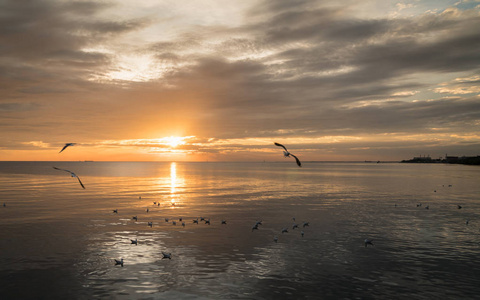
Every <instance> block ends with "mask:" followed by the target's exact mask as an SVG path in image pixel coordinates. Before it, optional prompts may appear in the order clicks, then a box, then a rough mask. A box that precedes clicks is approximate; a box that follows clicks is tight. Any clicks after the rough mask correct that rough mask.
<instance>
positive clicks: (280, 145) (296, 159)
mask: <svg viewBox="0 0 480 300" xmlns="http://www.w3.org/2000/svg"><path fill="white" fill-rule="evenodd" d="M274 144H275V146H278V147H282V148H283V149H285V151H283V156H285V157H290V156H292V157H293V158H295V161H296V162H297V165H298V166H299V167H301V166H302V163H301V162H300V160H299V159H298V157H296V156H295V155H293V154H292V153H290V152H288V150H287V148H286V147H285V146H284V145H282V144H279V143H274Z"/></svg>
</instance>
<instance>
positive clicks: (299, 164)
mask: <svg viewBox="0 0 480 300" xmlns="http://www.w3.org/2000/svg"><path fill="white" fill-rule="evenodd" d="M290 156H293V158H295V160H296V161H297V165H298V166H299V167H301V166H302V163H301V162H300V160H299V159H298V158H297V157H296V156H295V155H293V154H292V153H290Z"/></svg>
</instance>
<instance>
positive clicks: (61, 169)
mask: <svg viewBox="0 0 480 300" xmlns="http://www.w3.org/2000/svg"><path fill="white" fill-rule="evenodd" d="M53 168H54V169H55V170H60V171H65V172H68V173H70V174H73V175H75V173H73V172H72V171H69V170H65V169H60V168H57V167H53ZM75 176H76V175H75Z"/></svg>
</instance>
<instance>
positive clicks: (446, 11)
mask: <svg viewBox="0 0 480 300" xmlns="http://www.w3.org/2000/svg"><path fill="white" fill-rule="evenodd" d="M0 11H1V13H0V89H1V96H0V118H1V121H0V128H1V130H0V132H1V134H0V136H1V144H0V153H1V155H2V157H1V159H7V160H10V159H26V160H32V159H48V160H54V159H59V158H58V156H55V154H56V152H55V151H53V149H55V147H58V145H61V144H62V143H65V142H72V141H75V142H77V143H79V147H77V148H76V149H77V150H76V152H75V151H70V152H69V153H65V158H66V159H98V160H111V159H114V160H115V159H120V160H162V159H184V160H210V159H211V160H249V159H276V157H277V156H275V155H277V154H278V153H277V151H276V150H278V149H272V146H271V145H272V143H273V141H278V142H282V143H288V144H289V145H291V146H290V147H289V149H295V153H296V154H298V155H302V158H304V160H338V159H348V160H363V159H367V160H373V159H375V160H376V159H382V160H387V159H388V160H400V159H403V158H408V157H410V156H413V155H418V154H431V155H432V156H440V155H444V154H445V153H446V152H448V153H451V154H458V155H477V154H480V136H479V134H478V132H480V130H479V129H480V89H479V86H480V85H479V83H480V79H479V78H480V52H479V51H478V49H480V2H479V1H461V0H460V1H458V0H457V1H449V0H443V1H427V0H425V1H422V0H412V1H374V0H370V1H342V2H341V3H339V2H338V1H330V0H325V1H306V0H304V1H300V0H299V1H290V0H289V1H257V0H249V1H242V2H238V3H237V2H235V1H233V2H232V1H222V0H221V1H213V0H202V1H141V2H135V3H134V2H131V1H113V0H112V1H63V0H55V1H54V0H40V1H33V0H32V1H13V0H10V1H9V0H3V1H0ZM170 137H174V138H173V140H171V141H173V142H170V144H169V143H167V142H165V141H168V138H170ZM175 138H176V139H177V140H178V141H181V142H180V143H175V142H174V141H175ZM162 139H163V140H162ZM165 139H167V140H165ZM79 149H80V150H79ZM102 149H105V150H102ZM49 151H51V153H50V152H49ZM62 154H63V153H62ZM175 155H177V156H175Z"/></svg>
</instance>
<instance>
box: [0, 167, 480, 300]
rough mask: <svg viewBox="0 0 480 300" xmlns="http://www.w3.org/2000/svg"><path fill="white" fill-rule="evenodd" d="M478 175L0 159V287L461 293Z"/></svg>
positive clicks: (101, 291)
mask: <svg viewBox="0 0 480 300" xmlns="http://www.w3.org/2000/svg"><path fill="white" fill-rule="evenodd" d="M52 166H56V167H58V168H64V169H68V170H71V171H73V172H75V173H76V174H77V175H78V176H79V177H80V178H81V180H82V182H83V184H84V185H85V187H86V189H85V190H83V189H82V188H81V186H80V185H79V184H78V181H77V180H76V179H75V178H72V177H70V176H69V174H68V173H66V172H60V171H57V170H54V169H53V168H52ZM478 178H480V168H478V167H472V166H461V165H440V164H439V165H414V164H363V163H362V164H360V163H311V164H305V166H304V167H302V168H298V167H296V166H295V164H291V163H290V164H289V163H107V162H56V163H50V162H36V163H32V162H22V163H19V162H0V196H1V202H0V204H2V205H3V202H5V204H6V206H5V207H2V206H0V226H1V230H0V249H1V252H0V282H1V285H0V290H1V291H0V292H1V294H2V298H3V297H6V298H5V299H20V298H23V299H25V298H30V299H36V298H64V299H67V298H68V299H91V298H105V299H172V298H179V299H252V298H254V299H279V298H280V299H281V298H303V299H318V298H336V299H342V298H350V299H354V298H363V299H365V298H384V299H386V298H389V299H392V298H406V297H412V298H415V299H431V298H435V297H437V298H452V297H453V298H461V299H469V298H471V299H473V298H476V297H478V294H480V285H479V281H478V278H480V271H479V270H480V255H479V254H480V201H479V199H480V185H479V184H478ZM449 185H451V186H449ZM154 202H155V203H156V204H154ZM158 203H160V205H158ZM419 204H421V206H417V205H419ZM457 205H461V206H462V208H461V209H458V207H457ZM426 206H428V207H429V209H425V207H426ZM114 209H117V210H118V213H114V212H113V210H114ZM147 209H148V212H147ZM134 216H137V219H138V220H137V221H135V220H134V219H132V217H134ZM202 217H203V218H205V219H206V220H210V223H211V224H210V225H207V224H206V223H205V222H204V221H200V218H202ZM197 218H198V220H199V222H198V223H199V224H195V223H194V222H193V220H196V219H197ZM293 218H295V221H294V220H293ZM165 219H168V222H167V221H166V220H165ZM180 219H182V220H181V221H180ZM222 220H226V224H222V222H221V221H222ZM467 220H469V222H468V224H467V223H466V221H467ZM174 221H175V222H176V225H174V223H173V222H174ZM257 221H262V225H259V226H258V230H252V227H253V225H255V223H256V222H257ZM307 221H308V222H309V226H306V227H303V226H302V224H303V223H304V222H307ZM148 222H152V226H151V227H150V226H149V225H148ZM182 222H185V226H182ZM294 222H295V223H296V224H298V226H299V228H297V229H292V225H293V224H294ZM282 228H288V233H283V234H282V233H281V230H282ZM301 231H304V236H303V237H302V236H301V234H300V232H301ZM274 236H277V237H278V242H274V240H273V239H274ZM365 238H369V239H373V242H374V244H375V246H369V247H368V248H365V247H364V239H365ZM135 239H137V240H138V244H137V245H135V244H132V243H131V240H135ZM162 252H166V253H171V254H172V259H162V257H163V256H162ZM121 258H123V259H124V266H123V267H122V266H120V265H115V262H114V259H118V260H120V259H121Z"/></svg>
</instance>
